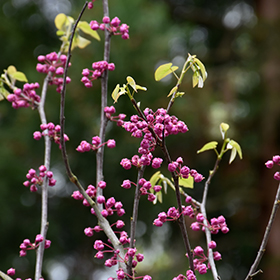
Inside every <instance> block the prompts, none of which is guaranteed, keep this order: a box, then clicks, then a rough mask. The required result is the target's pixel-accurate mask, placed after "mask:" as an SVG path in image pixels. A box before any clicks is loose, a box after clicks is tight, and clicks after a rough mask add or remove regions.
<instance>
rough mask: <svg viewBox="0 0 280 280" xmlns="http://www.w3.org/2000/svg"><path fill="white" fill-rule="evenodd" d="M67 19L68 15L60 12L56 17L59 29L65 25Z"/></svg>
mask: <svg viewBox="0 0 280 280" xmlns="http://www.w3.org/2000/svg"><path fill="white" fill-rule="evenodd" d="M66 20H67V16H66V15H65V14H62V13H61V14H58V15H57V16H56V17H55V19H54V24H55V26H56V28H57V29H58V30H61V29H62V27H63V25H64V24H65V22H66Z"/></svg>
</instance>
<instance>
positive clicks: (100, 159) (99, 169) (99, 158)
mask: <svg viewBox="0 0 280 280" xmlns="http://www.w3.org/2000/svg"><path fill="white" fill-rule="evenodd" d="M103 16H104V17H105V16H107V17H109V5H108V0H103ZM104 32H105V41H104V60H105V61H107V62H109V57H110V43H111V34H110V32H109V31H108V30H107V29H106V28H105V30H104ZM107 93H108V70H107V69H106V70H105V71H104V72H103V74H102V77H101V107H100V130H99V137H100V139H101V143H104V142H105V130H106V127H107V123H108V119H107V118H106V115H105V113H104V109H105V107H106V106H107ZM103 163H104V146H101V147H100V148H99V149H98V150H97V152H96V185H97V184H98V183H99V182H100V181H101V180H103V178H104V175H103ZM102 192H103V190H102V189H100V188H98V189H97V196H99V195H102ZM98 206H99V208H100V210H102V205H101V204H99V205H98Z"/></svg>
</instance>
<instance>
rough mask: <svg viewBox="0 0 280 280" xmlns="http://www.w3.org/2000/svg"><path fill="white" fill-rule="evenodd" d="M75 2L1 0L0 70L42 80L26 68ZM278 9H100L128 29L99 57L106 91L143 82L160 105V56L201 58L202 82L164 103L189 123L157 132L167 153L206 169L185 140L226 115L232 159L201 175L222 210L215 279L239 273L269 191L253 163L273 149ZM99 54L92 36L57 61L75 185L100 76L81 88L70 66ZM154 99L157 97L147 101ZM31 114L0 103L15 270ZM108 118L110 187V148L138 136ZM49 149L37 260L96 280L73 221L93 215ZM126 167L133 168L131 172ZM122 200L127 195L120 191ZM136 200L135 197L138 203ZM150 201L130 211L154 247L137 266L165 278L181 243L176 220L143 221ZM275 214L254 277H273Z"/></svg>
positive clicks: (0, 192) (28, 199) (261, 4)
mask: <svg viewBox="0 0 280 280" xmlns="http://www.w3.org/2000/svg"><path fill="white" fill-rule="evenodd" d="M98 2H99V1H96V4H95V8H94V10H93V11H90V12H87V13H86V14H85V19H86V20H88V21H89V20H91V19H97V20H100V19H101V15H102V7H101V3H98ZM82 4H83V1H67V0H61V1H39V2H35V1H16V0H14V1H5V0H2V1H1V4H0V7H1V10H0V20H1V23H2V24H1V27H0V42H2V43H1V46H0V48H1V61H0V68H1V69H6V68H7V67H8V65H10V64H13V65H15V66H16V67H17V69H18V70H21V71H24V72H25V73H26V74H27V77H28V78H29V80H30V81H32V82H33V81H37V80H39V81H40V80H41V81H42V79H43V77H42V76H41V75H40V74H38V73H37V72H36V71H35V65H36V63H37V61H36V57H37V56H38V55H39V54H46V53H48V52H50V51H53V50H55V49H57V50H58V48H59V45H60V42H59V41H58V39H57V37H56V35H55V32H56V29H55V27H54V24H53V19H54V17H55V16H56V14H58V13H60V12H64V13H66V14H69V15H71V16H73V17H75V16H76V15H77V14H78V10H79V9H80V7H81V6H82ZM279 11H280V8H279V3H278V1H276V0H275V1H273V0H271V1H264V0H262V1H261V0H259V1H246V2H245V1H191V0H189V1H187V0H185V1H184V0H183V1H179V0H178V1H171V0H166V1H159V0H158V1H149V0H145V1H143V0H142V1H140V0H134V1H129V0H118V1H113V2H112V3H110V14H111V16H115V15H118V16H119V17H120V18H121V20H122V21H124V22H127V23H128V24H129V25H130V36H131V39H130V40H129V41H128V42H127V41H126V42H123V41H121V40H117V39H116V40H114V41H113V42H112V54H111V60H112V61H113V62H114V63H115V64H116V70H117V71H115V72H114V73H113V74H110V84H109V91H110V89H111V90H113V88H114V87H115V85H116V84H117V83H119V82H120V81H122V80H124V78H125V77H126V76H127V75H131V76H133V77H137V82H138V83H139V84H141V85H144V86H146V87H147V88H148V90H149V91H148V92H147V93H143V96H142V97H141V99H142V104H143V107H145V106H149V107H155V106H160V104H166V95H167V93H168V92H169V90H170V89H171V87H172V83H171V80H168V79H167V80H165V81H164V82H162V83H156V82H155V81H154V79H153V72H154V70H155V68H156V67H157V66H158V65H159V64H160V63H162V62H165V61H166V62H169V61H173V62H174V64H177V65H180V63H181V64H182V63H183V62H184V59H185V57H186V56H187V54H188V52H190V53H192V54H197V55H198V57H199V58H200V59H201V60H202V61H203V62H204V64H205V65H206V67H207V69H208V72H209V78H208V80H207V83H206V87H205V88H204V90H203V91H197V90H196V89H192V88H191V86H190V84H191V83H190V81H187V79H186V80H185V82H184V84H183V85H182V91H185V92H187V94H186V96H184V99H182V102H178V103H177V104H175V106H174V108H173V110H174V112H175V111H176V112H177V114H178V117H180V118H181V119H183V120H184V121H185V122H186V123H187V125H188V127H189V128H190V130H191V131H192V134H191V136H189V138H188V139H187V141H185V140H184V141H185V142H182V141H180V139H181V138H180V137H178V138H176V140H175V139H174V141H176V142H171V141H172V139H168V141H170V145H173V151H172V153H173V154H178V155H179V154H180V152H181V151H182V150H184V151H185V155H184V156H185V158H186V159H187V160H188V161H189V162H190V163H191V165H193V166H196V168H197V169H198V170H200V172H201V173H203V174H204V175H207V174H208V170H209V169H210V168H212V166H213V160H214V157H213V156H212V155H211V153H205V154H201V155H199V156H197V155H196V153H195V150H198V149H199V148H201V147H202V145H203V144H204V143H205V142H207V141H209V140H211V139H212V138H213V136H215V135H216V133H219V131H218V129H217V128H218V125H219V124H220V122H221V121H226V122H228V123H229V124H230V125H231V127H232V128H234V135H231V136H233V137H234V138H235V139H236V140H237V141H238V142H239V143H240V144H241V146H242V149H243V152H244V159H243V160H242V161H238V162H235V163H233V164H232V165H231V166H230V168H228V166H227V164H224V165H222V166H221V167H220V170H219V172H218V176H217V177H216V178H214V180H213V183H212V184H213V186H211V191H210V200H209V204H208V207H209V211H210V213H212V214H213V216H214V215H215V214H216V211H220V210H222V212H223V213H222V214H224V215H225V216H226V217H227V219H228V221H229V226H230V229H231V232H230V234H228V235H227V236H218V238H219V244H221V245H220V247H224V248H225V251H224V252H222V255H223V262H221V264H220V272H221V276H222V279H223V280H224V279H240V278H242V277H244V276H245V275H246V273H247V271H248V267H249V266H250V265H251V263H252V260H253V259H254V257H255V254H256V251H257V248H258V244H259V241H260V240H261V237H262V233H263V230H264V226H265V223H266V221H267V217H268V214H269V212H270V209H271V205H272V201H273V196H274V193H275V190H276V186H275V182H273V180H272V179H271V178H272V176H271V174H270V173H269V172H267V171H266V169H265V168H264V162H265V161H266V160H267V159H269V158H271V156H272V155H274V154H277V153H279V148H280V147H279V113H280V110H279V104H280V100H279V99H280V97H279V87H280V85H279V81H280V79H279V78H280V77H279V75H280V73H279V69H278V68H279V67H278V65H279V63H278V62H279V50H280V48H279V36H278V34H279ZM95 17H96V18H95ZM100 59H102V44H100V43H97V42H92V44H91V46H90V47H88V48H86V49H84V50H77V51H76V50H75V51H74V54H73V58H72V66H71V67H70V69H69V75H71V78H72V84H71V88H69V89H68V100H67V104H66V114H67V126H66V131H67V134H68V135H69V137H70V139H71V141H70V143H69V144H67V145H68V150H69V152H70V160H72V162H71V163H72V166H73V169H74V171H75V172H78V173H79V174H81V178H83V179H84V181H85V184H90V183H92V182H94V181H95V174H94V170H95V160H94V159H92V157H91V156H89V155H82V156H80V155H79V160H77V161H76V160H75V159H76V157H77V153H76V152H75V148H76V147H77V145H78V144H79V142H80V140H81V139H84V138H89V137H90V136H91V135H92V134H95V133H97V128H96V127H97V123H96V119H97V116H98V115H99V112H98V108H99V97H98V96H99V94H98V93H99V91H100V84H99V82H98V81H97V82H96V83H94V88H93V90H86V89H85V88H84V87H83V85H82V83H81V82H80V79H81V74H79V73H80V72H81V69H82V68H84V67H89V66H90V64H91V62H93V61H96V60H100ZM41 83H42V82H41ZM144 98H145V99H144ZM156 100H157V102H159V104H158V103H157V104H154V102H155V101H156ZM47 102H49V105H51V106H48V107H49V112H48V113H49V115H50V117H51V119H50V121H53V122H57V120H58V116H59V114H58V111H59V107H58V102H59V95H58V94H57V93H56V92H55V89H53V91H50V93H49V99H48V101H47ZM95 104H96V105H95ZM116 107H117V110H119V111H123V112H125V113H126V114H129V113H131V112H133V109H132V108H131V106H130V104H129V101H128V100H125V99H124V101H122V102H119V103H118V104H117V106H116ZM39 124H40V123H39V119H37V118H34V113H33V112H31V110H18V111H15V110H14V109H12V108H11V105H10V104H9V103H8V102H1V104H0V131H1V132H0V138H1V143H2V148H0V173H1V183H0V185H1V187H0V205H1V218H0V227H1V239H0V248H1V256H0V263H1V266H3V267H7V268H8V267H10V266H11V264H13V265H14V266H17V267H18V270H21V273H22V274H23V275H22V277H24V273H26V277H29V275H30V274H31V273H32V272H30V271H32V269H33V263H32V260H30V259H29V261H28V260H27V259H22V258H19V257H18V256H17V254H18V246H19V244H20V243H21V241H22V236H23V235H24V236H26V235H34V232H36V230H37V229H38V228H39V225H38V221H37V220H38V215H36V213H34V209H37V211H38V213H40V210H39V208H40V203H39V200H40V199H39V197H38V196H36V195H34V194H30V193H28V191H27V190H26V189H25V188H24V187H23V186H22V182H23V181H24V179H25V174H26V172H27V170H28V168H29V167H30V166H31V165H35V164H36V163H37V164H40V163H41V162H40V161H41V149H42V143H39V142H38V143H37V142H36V143H34V140H33V138H32V133H33V131H34V130H36V128H37V129H38V128H39ZM77 127H79V133H77V130H76V128H77ZM15 128H16V130H15ZM109 129H110V131H109V135H110V134H111V135H114V138H116V140H117V145H118V149H116V151H110V152H108V153H107V154H106V157H107V160H108V159H110V162H111V163H112V164H114V166H115V167H116V168H114V169H112V168H111V167H110V168H109V169H105V174H107V175H108V174H109V175H110V176H107V177H109V178H111V180H110V179H109V180H108V184H116V183H115V182H119V185H116V187H115V190H114V191H113V192H112V195H116V196H117V194H118V193H119V192H120V184H121V182H122V180H123V177H124V176H127V173H126V174H125V175H123V173H122V172H123V170H122V168H121V167H120V166H119V161H120V159H121V155H122V156H123V154H124V152H125V153H127V156H128V157H129V156H131V155H132V154H133V150H134V149H135V147H137V145H138V143H136V142H135V141H134V140H133V139H131V137H130V136H129V135H126V136H123V134H122V138H120V135H121V133H122V131H121V129H119V128H117V127H110V128H109ZM118 137H119V138H118ZM124 137H125V138H124ZM177 141H178V142H177ZM127 143H129V145H127ZM52 152H53V159H55V161H54V166H53V167H52V168H54V169H55V170H56V174H55V176H56V177H59V178H60V180H59V182H60V183H59V184H58V188H57V189H56V190H54V192H53V194H52V195H53V197H52V199H51V200H50V218H49V220H50V224H51V228H50V231H49V233H48V234H49V235H50V236H49V237H50V239H52V240H53V244H52V250H50V251H47V252H46V266H45V270H46V271H48V272H49V274H50V279H58V278H59V277H58V276H57V275H58V274H55V273H58V272H57V271H63V269H64V274H63V273H62V276H60V278H59V279H62V280H63V277H65V275H66V276H67V274H69V278H65V279H71V280H74V279H80V278H83V279H91V278H90V277H91V276H89V275H91V273H95V274H94V275H95V276H94V279H96V278H97V279H98V276H97V275H98V274H97V273H99V269H101V268H102V267H103V266H102V267H99V266H98V261H97V260H95V259H93V258H92V255H93V252H92V240H91V239H89V238H87V237H85V236H84V235H83V229H84V227H85V226H86V225H88V224H90V223H91V224H93V225H94V221H93V219H92V216H89V214H88V211H87V209H84V207H82V206H81V207H78V206H77V204H76V202H75V201H73V199H71V198H70V195H71V193H72V191H73V187H72V186H71V185H69V184H68V183H66V182H67V181H66V180H65V179H64V169H63V167H62V165H61V158H60V151H59V150H58V149H53V151H52ZM11 167H13V168H11ZM89 170H91V171H90V172H89ZM150 175H151V174H150ZM131 176H134V177H135V174H134V173H133V171H132V172H131ZM221 182H223V183H222V184H221ZM202 186H203V185H198V186H197V187H196V188H195V189H194V190H193V193H192V195H193V196H196V195H197V196H200V195H201V192H202ZM225 193H226V196H225ZM173 199H174V197H173V194H171V193H169V194H168V196H166V197H164V203H166V205H168V204H169V202H170V201H173ZM124 203H125V204H126V205H127V206H129V205H130V204H131V201H129V200H127V201H124ZM142 203H143V204H144V205H145V203H146V202H142ZM23 206H24V207H23ZM159 207H160V206H155V207H153V206H151V205H150V204H148V203H147V205H145V209H147V211H146V212H142V213H140V216H139V218H140V220H141V221H142V222H140V225H141V228H140V229H139V232H140V233H141V232H142V233H143V234H144V233H145V234H147V235H148V236H149V238H145V239H144V238H142V237H141V236H140V237H138V238H139V239H140V240H142V239H143V248H146V250H147V248H148V246H150V247H151V248H153V249H154V251H157V252H158V255H157V256H156V258H155V256H153V257H154V258H153V259H157V261H156V262H154V263H153V262H152V261H150V264H152V265H153V266H152V267H149V266H148V265H147V266H144V267H143V270H146V271H149V270H151V269H152V270H153V275H154V277H155V279H171V277H172V275H174V271H176V273H177V272H178V267H180V265H181V264H182V263H184V262H183V261H182V260H180V259H181V258H180V253H177V250H179V248H180V246H181V244H180V243H178V244H174V240H176V237H177V236H179V231H178V228H177V227H176V225H172V226H171V227H170V228H166V232H165V233H164V234H162V233H161V232H160V231H157V230H156V229H154V228H153V227H152V221H153V219H154V218H155V215H154V214H153V213H156V211H155V210H154V209H155V208H156V209H157V210H158V209H159ZM163 207H164V206H163ZM69 209H70V210H69ZM154 211H155V212H154ZM278 216H279V214H278ZM127 220H129V217H127ZM277 220H278V224H277V223H276V224H275V225H274V227H273V232H275V233H274V234H272V237H271V239H270V243H269V246H268V252H267V254H266V255H265V258H264V260H263V262H262V263H261V266H262V268H263V269H264V270H266V271H267V268H270V270H269V271H270V274H269V276H268V275H267V274H265V277H266V279H267V278H269V279H279V277H280V271H279V265H278V263H279V258H280V255H279V252H280V250H279V249H280V244H279V238H278V236H277V234H276V232H278V233H279V228H280V223H279V217H278V219H277ZM155 236H156V237H157V238H156V239H157V240H158V242H157V243H155V241H154V240H155ZM193 238H198V237H195V236H193ZM76 240H79V242H76ZM197 243H199V240H198V239H197ZM77 244H79V246H77ZM170 244H172V248H171V246H170ZM151 257H152V254H151ZM166 258H169V263H170V267H166V268H162V267H161V261H162V260H163V259H166ZM29 262H30V263H29ZM181 267H182V266H181ZM55 269H56V270H55ZM173 269H174V271H172V270H173ZM52 275H55V276H53V277H54V278H51V277H52ZM63 275H64V276H63ZM99 275H100V274H99ZM95 277H96V278H95ZM101 278H102V277H101ZM101 278H99V279H101ZM104 278H105V277H104ZM204 279H206V278H204Z"/></svg>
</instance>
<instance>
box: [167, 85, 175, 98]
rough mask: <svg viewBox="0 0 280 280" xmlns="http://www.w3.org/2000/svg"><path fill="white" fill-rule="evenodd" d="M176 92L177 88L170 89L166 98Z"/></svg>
mask: <svg viewBox="0 0 280 280" xmlns="http://www.w3.org/2000/svg"><path fill="white" fill-rule="evenodd" d="M177 90H178V87H177V86H175V87H174V88H172V89H171V90H170V92H169V94H168V95H167V97H169V96H171V95H172V94H173V93H174V92H176V91H177Z"/></svg>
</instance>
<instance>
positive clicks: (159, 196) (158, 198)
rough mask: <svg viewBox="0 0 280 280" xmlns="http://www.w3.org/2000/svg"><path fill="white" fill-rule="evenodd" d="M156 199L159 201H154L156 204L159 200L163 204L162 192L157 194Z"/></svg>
mask: <svg viewBox="0 0 280 280" xmlns="http://www.w3.org/2000/svg"><path fill="white" fill-rule="evenodd" d="M156 198H157V199H155V200H154V201H155V204H156V202H157V200H158V201H159V202H160V203H162V192H161V191H160V192H157V193H156Z"/></svg>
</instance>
